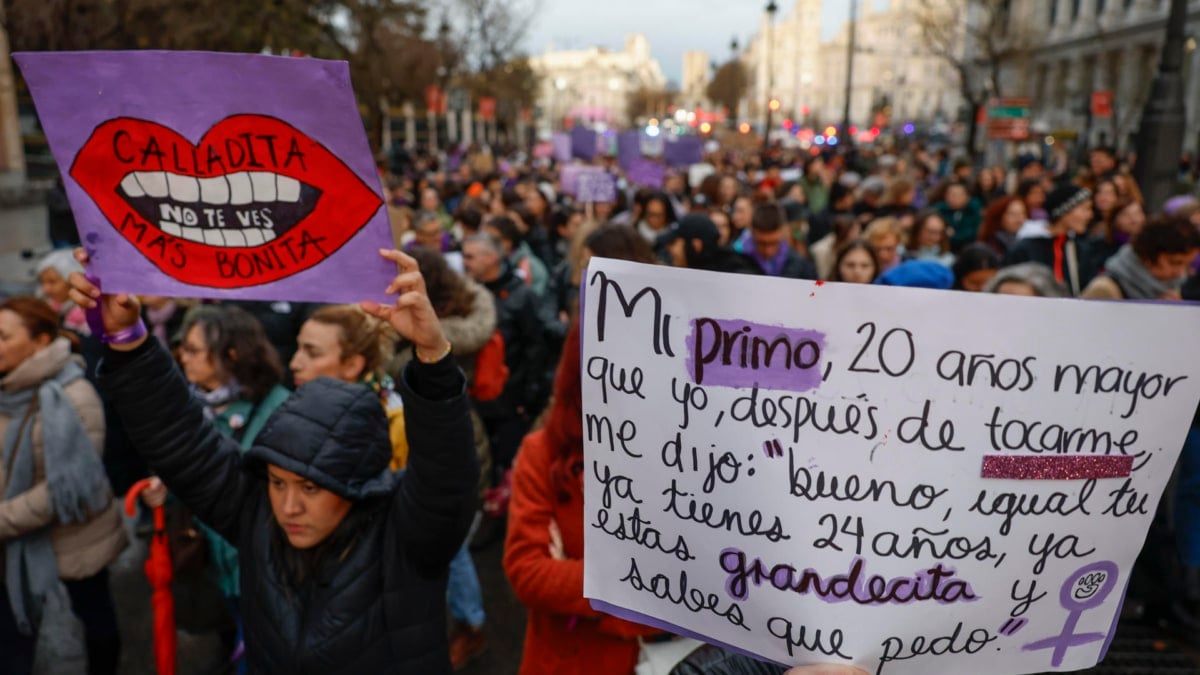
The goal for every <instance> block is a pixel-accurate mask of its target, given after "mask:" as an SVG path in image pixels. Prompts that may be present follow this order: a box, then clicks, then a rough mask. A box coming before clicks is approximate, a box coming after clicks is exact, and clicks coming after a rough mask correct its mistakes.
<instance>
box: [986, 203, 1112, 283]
mask: <svg viewBox="0 0 1200 675" xmlns="http://www.w3.org/2000/svg"><path fill="white" fill-rule="evenodd" d="M1046 211H1047V212H1048V213H1049V224H1048V227H1047V236H1037V237H1027V238H1024V239H1020V240H1019V241H1018V242H1017V244H1016V246H1014V247H1013V249H1012V251H1011V252H1010V253H1009V255H1008V258H1007V259H1006V261H1005V263H1006V264H1008V265H1013V264H1016V263H1021V262H1027V261H1032V262H1039V263H1042V264H1043V265H1046V266H1047V267H1049V268H1050V269H1051V270H1053V271H1054V278H1055V279H1057V280H1058V281H1059V283H1062V284H1065V285H1066V287H1067V289H1068V291H1070V293H1071V295H1072V296H1078V295H1079V294H1080V293H1081V292H1082V291H1083V289H1084V288H1085V287H1086V286H1087V284H1088V283H1089V282H1091V280H1092V277H1093V276H1095V273H1096V270H1095V264H1094V262H1093V256H1094V254H1093V252H1092V248H1091V243H1090V242H1089V241H1088V240H1087V238H1086V237H1084V236H1083V235H1084V234H1085V233H1086V232H1087V227H1088V224H1089V223H1090V222H1091V218H1092V202H1091V194H1090V193H1089V192H1088V191H1087V190H1085V189H1084V188H1081V187H1079V186H1077V185H1063V186H1061V187H1058V188H1056V189H1055V190H1054V192H1052V193H1050V196H1049V197H1047V198H1046Z"/></svg>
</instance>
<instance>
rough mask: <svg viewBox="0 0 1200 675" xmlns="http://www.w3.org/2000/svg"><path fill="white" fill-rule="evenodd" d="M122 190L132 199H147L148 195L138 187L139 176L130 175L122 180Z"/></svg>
mask: <svg viewBox="0 0 1200 675" xmlns="http://www.w3.org/2000/svg"><path fill="white" fill-rule="evenodd" d="M121 189H122V190H124V191H125V194H126V195H128V196H130V197H145V196H146V193H145V191H143V190H142V186H141V185H138V180H137V175H136V174H132V173H131V174H129V175H127V176H125V177H124V178H122V179H121Z"/></svg>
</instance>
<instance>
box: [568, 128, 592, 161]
mask: <svg viewBox="0 0 1200 675" xmlns="http://www.w3.org/2000/svg"><path fill="white" fill-rule="evenodd" d="M595 156H596V132H594V131H592V130H591V129H584V128H583V127H575V128H574V129H572V130H571V157H573V158H575V159H583V160H591V159H592V158H593V157H595Z"/></svg>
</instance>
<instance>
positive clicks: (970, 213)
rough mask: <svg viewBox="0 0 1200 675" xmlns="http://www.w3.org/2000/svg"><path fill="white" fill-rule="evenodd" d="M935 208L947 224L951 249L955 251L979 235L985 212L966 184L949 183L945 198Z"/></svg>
mask: <svg viewBox="0 0 1200 675" xmlns="http://www.w3.org/2000/svg"><path fill="white" fill-rule="evenodd" d="M935 208H936V209H937V212H938V215H940V216H941V217H942V221H943V222H944V223H945V224H946V228H947V234H948V235H949V237H950V249H951V250H952V251H954V252H955V253H957V252H958V251H960V250H962V248H963V247H964V246H966V245H967V244H969V243H971V242H973V241H975V240H976V239H977V238H978V237H979V225H980V223H981V222H982V221H983V214H982V213H981V212H980V207H979V201H978V200H976V199H975V198H974V197H972V196H971V193H970V192H968V191H967V186H966V185H964V184H962V183H958V182H955V183H950V184H949V185H947V186H946V193H945V195H944V200H943V201H942V202H940V203H938V204H937V205H936V206H935Z"/></svg>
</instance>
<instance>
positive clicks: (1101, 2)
mask: <svg viewBox="0 0 1200 675" xmlns="http://www.w3.org/2000/svg"><path fill="white" fill-rule="evenodd" d="M1106 5H1108V2H1106V1H1105V0H1096V16H1100V15H1101V14H1103V13H1104V7H1105V6H1106Z"/></svg>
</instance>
